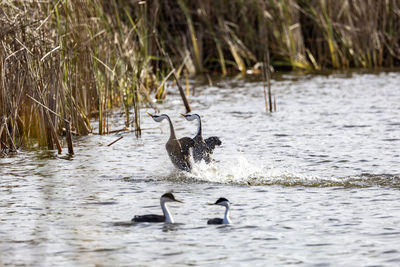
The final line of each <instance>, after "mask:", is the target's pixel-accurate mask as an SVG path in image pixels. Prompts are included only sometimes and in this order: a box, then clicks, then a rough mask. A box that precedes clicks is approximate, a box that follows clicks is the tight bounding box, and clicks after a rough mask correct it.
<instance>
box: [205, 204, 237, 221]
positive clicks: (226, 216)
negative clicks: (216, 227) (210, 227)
mask: <svg viewBox="0 0 400 267" xmlns="http://www.w3.org/2000/svg"><path fill="white" fill-rule="evenodd" d="M208 205H219V206H224V207H225V216H224V218H223V219H221V218H214V219H209V220H208V221H207V224H231V223H232V221H231V219H230V218H229V213H230V211H229V208H230V205H231V204H230V202H229V200H227V199H226V198H223V197H220V198H219V199H218V200H217V201H216V202H215V203H208Z"/></svg>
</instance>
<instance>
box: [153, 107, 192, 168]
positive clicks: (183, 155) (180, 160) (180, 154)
mask: <svg viewBox="0 0 400 267" xmlns="http://www.w3.org/2000/svg"><path fill="white" fill-rule="evenodd" d="M147 114H149V115H150V116H151V117H152V118H153V120H154V121H156V122H160V121H162V120H164V119H167V120H168V122H169V128H170V136H169V139H168V141H167V143H166V145H165V148H166V149H167V153H168V156H169V158H170V159H171V161H172V163H173V164H174V166H175V167H176V168H178V169H180V170H183V171H188V172H189V171H190V170H191V169H192V164H191V162H190V152H189V148H190V147H193V146H194V141H193V139H192V138H189V137H183V138H181V139H177V138H176V135H175V130H174V126H173V125H172V122H171V119H170V118H169V116H168V115H167V114H161V115H152V114H150V113H147Z"/></svg>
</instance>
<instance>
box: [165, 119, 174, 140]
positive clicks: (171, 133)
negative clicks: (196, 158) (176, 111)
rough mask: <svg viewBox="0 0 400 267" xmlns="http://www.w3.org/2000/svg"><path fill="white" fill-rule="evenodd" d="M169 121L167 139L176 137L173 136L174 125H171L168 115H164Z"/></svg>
mask: <svg viewBox="0 0 400 267" xmlns="http://www.w3.org/2000/svg"><path fill="white" fill-rule="evenodd" d="M165 117H166V118H167V120H168V122H169V130H170V135H169V139H170V140H172V139H176V136H175V130H174V125H172V122H171V119H170V118H169V117H168V116H165Z"/></svg>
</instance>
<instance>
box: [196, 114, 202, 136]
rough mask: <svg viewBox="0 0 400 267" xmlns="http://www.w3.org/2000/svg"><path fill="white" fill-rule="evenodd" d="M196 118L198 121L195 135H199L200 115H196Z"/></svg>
mask: <svg viewBox="0 0 400 267" xmlns="http://www.w3.org/2000/svg"><path fill="white" fill-rule="evenodd" d="M196 119H197V122H198V124H197V134H196V136H201V119H200V116H196Z"/></svg>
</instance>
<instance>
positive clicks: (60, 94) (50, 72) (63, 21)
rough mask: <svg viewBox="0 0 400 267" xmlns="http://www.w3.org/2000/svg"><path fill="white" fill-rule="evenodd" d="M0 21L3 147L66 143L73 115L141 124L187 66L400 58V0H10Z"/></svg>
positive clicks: (219, 68)
mask: <svg viewBox="0 0 400 267" xmlns="http://www.w3.org/2000/svg"><path fill="white" fill-rule="evenodd" d="M0 25H2V26H1V27H0V73H1V76H0V151H3V152H9V151H15V150H17V149H18V148H19V147H21V146H39V147H47V148H50V149H54V148H57V150H58V151H59V152H61V149H62V146H63V142H66V141H65V140H63V138H62V133H63V132H65V130H64V129H67V128H68V125H67V122H69V127H70V132H71V133H74V134H76V135H86V134H88V133H91V132H93V131H94V130H93V129H94V127H93V126H92V125H91V119H93V118H96V119H97V120H98V127H97V128H98V130H97V131H96V133H99V134H107V133H110V132H114V131H115V129H111V128H110V124H109V118H110V114H111V112H112V110H113V109H114V108H115V107H117V108H121V109H122V110H123V111H124V113H125V116H124V120H125V129H129V128H130V127H133V128H134V131H135V133H136V135H137V136H140V134H141V127H140V112H139V110H140V108H141V107H142V106H143V105H149V106H150V107H152V108H154V109H156V110H157V106H156V104H155V103H154V102H153V98H156V99H157V100H163V99H165V97H166V96H167V94H166V90H165V82H166V80H167V79H169V78H171V77H173V78H174V79H176V80H177V83H178V84H180V82H179V79H180V77H181V76H180V75H181V73H182V72H183V73H185V75H196V74H203V73H205V74H206V75H208V73H211V72H216V73H220V74H222V75H227V74H230V73H236V72H240V73H242V75H243V76H245V75H246V73H247V71H248V70H249V69H250V68H252V67H253V66H255V65H257V64H258V65H260V62H261V63H262V64H263V65H264V66H265V65H266V67H265V68H266V69H267V70H268V71H269V70H270V69H271V68H270V67H268V66H272V67H273V68H274V69H279V68H280V69H284V70H293V69H303V70H306V71H312V70H320V69H324V68H335V69H343V68H351V67H363V68H375V67H395V66H399V65H400V3H399V2H398V0H386V1H374V0H352V1H350V0H335V1H334V0H321V1H320V0H310V1H309V0H307V1H306V0H283V1H280V0H248V1H243V0H231V1H224V0H202V1H189V0H179V1H168V0H167V1H160V0H152V1H145V0H143V1H139V0H138V1H136V0H135V1H129V0H110V1H105V0H93V1H85V0H77V1H67V0H59V1H50V0H49V1H22V0H16V1H15V0H14V1H11V0H4V1H1V3H0ZM267 51H268V55H269V60H268V61H269V62H266V57H265V55H266V52H267ZM178 66H180V67H178ZM184 77H186V79H187V77H188V76H184ZM180 91H181V94H182V99H183V101H184V104H185V107H186V109H187V110H190V106H189V103H188V101H187V100H186V101H185V99H186V96H185V94H184V92H183V89H182V88H180ZM270 95H272V93H270ZM270 95H269V96H268V99H269V100H268V102H269V109H270V110H271V109H272V106H273V103H272V96H270ZM30 97H31V98H33V99H35V100H36V101H37V102H35V101H33V100H32V99H31V98H30ZM49 110H51V111H52V112H54V113H55V114H59V115H60V117H58V116H56V115H54V113H52V112H50V111H49Z"/></svg>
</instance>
